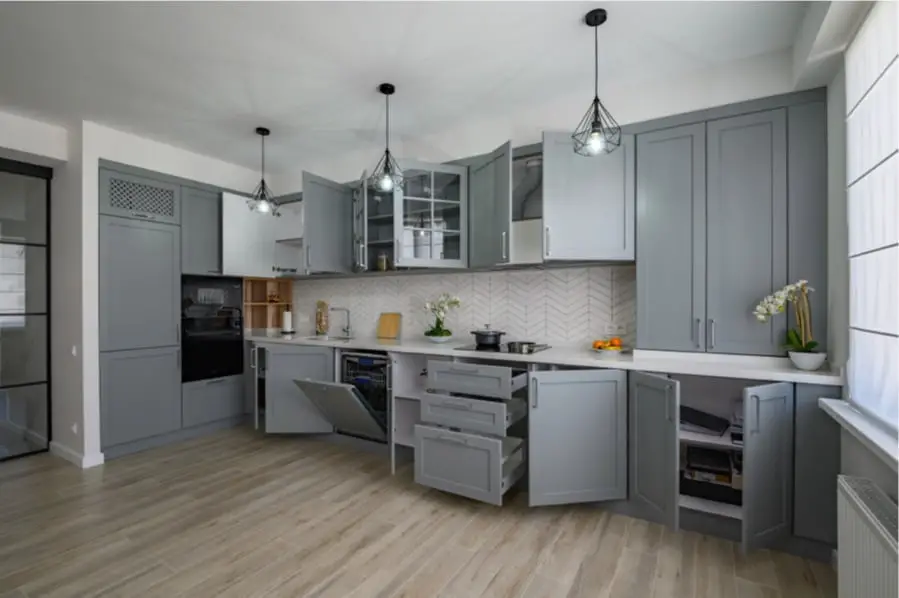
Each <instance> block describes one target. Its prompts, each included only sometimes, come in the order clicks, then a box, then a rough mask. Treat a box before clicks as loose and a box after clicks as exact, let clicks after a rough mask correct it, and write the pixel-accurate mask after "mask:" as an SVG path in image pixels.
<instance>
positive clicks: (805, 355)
mask: <svg viewBox="0 0 899 598" xmlns="http://www.w3.org/2000/svg"><path fill="white" fill-rule="evenodd" d="M814 290H815V289H813V288H811V287H810V286H808V281H807V280H800V281H799V282H795V283H793V284H788V285H787V286H785V287H784V288H782V289H780V290H779V291H777V292H775V293H774V294H773V295H768V296H767V297H765V298H764V299H762V300H761V301H760V302H759V304H758V305H756V306H755V310H753V312H752V313H753V315H755V317H756V319H757V320H758V321H759V322H767V321H768V320H769V319H770V318H771V317H772V316H776V315H777V314H780V313H783V312H784V311H786V309H787V304H788V303H790V304H792V305H793V316H794V318H795V319H796V327H795V328H790V329H788V330H787V339H786V343H784V348H785V349H787V355H789V356H790V361H792V362H793V365H795V366H796V367H797V368H799V369H800V370H817V369H818V368H820V367H821V365H823V364H824V360H825V359H827V354H826V353H818V352H817V351H815V349H817V348H818V341H816V340H814V338H813V337H812V307H811V305H810V304H809V302H808V294H809V293H810V292H812V291H814Z"/></svg>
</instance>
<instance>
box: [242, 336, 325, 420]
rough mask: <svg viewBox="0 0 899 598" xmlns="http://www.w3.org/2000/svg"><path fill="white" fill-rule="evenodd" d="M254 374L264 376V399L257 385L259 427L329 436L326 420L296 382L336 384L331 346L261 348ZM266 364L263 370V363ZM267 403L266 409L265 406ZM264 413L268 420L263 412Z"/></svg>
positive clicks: (256, 407) (256, 397)
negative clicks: (312, 381)
mask: <svg viewBox="0 0 899 598" xmlns="http://www.w3.org/2000/svg"><path fill="white" fill-rule="evenodd" d="M253 363H254V364H255V367H254V370H253V371H254V372H255V373H256V375H257V376H264V378H265V384H264V400H263V399H262V397H260V393H259V385H258V384H253V385H252V386H253V390H254V403H255V409H256V414H255V420H256V422H257V423H256V427H257V428H258V427H260V426H264V427H263V429H264V431H265V432H266V433H267V434H328V433H331V432H333V431H334V426H333V425H332V424H331V423H330V422H329V421H328V420H326V419H325V418H324V417H323V416H322V413H321V412H320V411H319V410H318V408H316V407H315V405H314V404H313V402H312V401H311V400H310V399H309V397H307V396H306V395H305V393H303V391H302V390H300V389H299V387H298V386H297V385H296V384H295V383H294V380H318V381H323V382H333V381H334V350H333V349H330V348H327V347H299V346H290V345H277V344H272V345H257V347H256V357H255V358H254V361H253ZM260 363H261V364H263V365H262V366H261V367H260V365H259V364H260ZM263 403H264V407H263ZM263 410H264V417H260V412H262V411H263Z"/></svg>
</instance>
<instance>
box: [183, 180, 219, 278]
mask: <svg viewBox="0 0 899 598" xmlns="http://www.w3.org/2000/svg"><path fill="white" fill-rule="evenodd" d="M181 272H182V273H183V274H221V273H222V199H221V195H220V194H219V193H213V192H212V191H204V190H202V189H194V188H192V187H182V188H181Z"/></svg>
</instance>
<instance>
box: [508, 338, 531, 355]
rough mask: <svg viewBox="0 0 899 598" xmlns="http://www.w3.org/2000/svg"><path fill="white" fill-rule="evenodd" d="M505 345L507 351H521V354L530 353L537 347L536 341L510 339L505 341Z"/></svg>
mask: <svg viewBox="0 0 899 598" xmlns="http://www.w3.org/2000/svg"><path fill="white" fill-rule="evenodd" d="M506 347H508V349H509V353H521V354H523V355H530V354H531V353H533V352H534V349H536V348H537V343H534V342H531V341H512V342H510V343H506Z"/></svg>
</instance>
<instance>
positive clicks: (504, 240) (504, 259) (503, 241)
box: [501, 231, 508, 261]
mask: <svg viewBox="0 0 899 598" xmlns="http://www.w3.org/2000/svg"><path fill="white" fill-rule="evenodd" d="M501 242H502V245H503V261H506V260H507V259H508V258H507V257H506V231H503V233H502V237H501Z"/></svg>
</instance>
